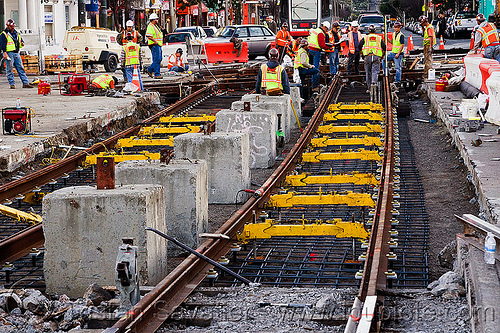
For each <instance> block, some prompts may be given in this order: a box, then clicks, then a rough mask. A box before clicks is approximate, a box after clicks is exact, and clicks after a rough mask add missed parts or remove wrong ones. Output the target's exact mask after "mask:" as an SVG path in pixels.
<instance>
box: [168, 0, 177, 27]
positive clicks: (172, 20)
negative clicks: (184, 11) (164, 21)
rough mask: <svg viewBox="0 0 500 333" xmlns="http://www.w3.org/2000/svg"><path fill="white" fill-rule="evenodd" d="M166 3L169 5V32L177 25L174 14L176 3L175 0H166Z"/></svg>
mask: <svg viewBox="0 0 500 333" xmlns="http://www.w3.org/2000/svg"><path fill="white" fill-rule="evenodd" d="M168 5H169V7H170V32H172V31H174V30H175V28H176V27H177V17H176V16H175V10H176V9H177V5H176V3H175V0H168Z"/></svg>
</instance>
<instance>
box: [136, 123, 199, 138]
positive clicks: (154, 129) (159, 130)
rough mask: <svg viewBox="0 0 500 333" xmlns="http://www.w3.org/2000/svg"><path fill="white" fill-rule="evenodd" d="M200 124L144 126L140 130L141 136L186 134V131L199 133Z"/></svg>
mask: <svg viewBox="0 0 500 333" xmlns="http://www.w3.org/2000/svg"><path fill="white" fill-rule="evenodd" d="M199 131H200V126H198V125H179V126H161V125H153V126H143V127H141V130H140V131H139V136H143V135H155V134H156V135H157V134H184V133H198V132H199Z"/></svg>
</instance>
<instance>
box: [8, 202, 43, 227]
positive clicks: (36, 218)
mask: <svg viewBox="0 0 500 333" xmlns="http://www.w3.org/2000/svg"><path fill="white" fill-rule="evenodd" d="M0 213H1V214H3V215H6V216H8V217H11V218H13V219H14V220H16V221H18V222H21V223H30V224H37V223H41V222H42V217H41V216H40V215H38V214H35V213H33V212H29V213H26V212H23V211H21V210H19V209H15V208H12V207H9V206H5V205H0Z"/></svg>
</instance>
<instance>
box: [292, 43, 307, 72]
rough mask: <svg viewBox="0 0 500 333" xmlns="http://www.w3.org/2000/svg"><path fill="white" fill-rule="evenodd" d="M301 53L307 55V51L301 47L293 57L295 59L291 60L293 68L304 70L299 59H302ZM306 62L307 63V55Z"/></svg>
mask: <svg viewBox="0 0 500 333" xmlns="http://www.w3.org/2000/svg"><path fill="white" fill-rule="evenodd" d="M302 53H305V54H307V51H306V50H305V49H304V48H302V47H301V48H300V49H299V50H298V51H297V54H296V55H295V59H294V60H293V68H302V67H304V68H305V66H304V65H302V61H300V58H301V57H302ZM307 62H309V55H307Z"/></svg>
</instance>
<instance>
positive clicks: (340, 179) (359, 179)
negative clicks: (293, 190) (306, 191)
mask: <svg viewBox="0 0 500 333" xmlns="http://www.w3.org/2000/svg"><path fill="white" fill-rule="evenodd" d="M284 184H285V186H307V185H313V184H354V185H373V186H376V185H377V184H378V181H377V179H376V178H375V175H373V174H371V173H357V172H356V173H352V174H336V175H334V174H333V173H331V174H329V175H314V176H313V175H311V174H310V173H302V174H298V175H288V176H286V178H285V183H284Z"/></svg>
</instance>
